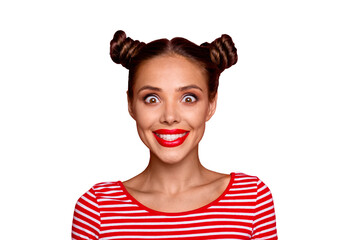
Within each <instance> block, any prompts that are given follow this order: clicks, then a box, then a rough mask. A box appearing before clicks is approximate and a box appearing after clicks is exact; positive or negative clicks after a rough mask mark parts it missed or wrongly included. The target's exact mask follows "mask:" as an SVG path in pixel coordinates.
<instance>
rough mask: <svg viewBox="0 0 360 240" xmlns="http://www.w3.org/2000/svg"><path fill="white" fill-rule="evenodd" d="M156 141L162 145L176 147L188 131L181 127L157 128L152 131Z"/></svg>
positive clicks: (183, 139)
mask: <svg viewBox="0 0 360 240" xmlns="http://www.w3.org/2000/svg"><path fill="white" fill-rule="evenodd" d="M153 134H154V136H155V138H156V140H157V141H158V143H159V144H160V145H161V146H163V147H177V146H179V145H181V144H182V143H183V142H184V141H185V139H186V138H187V136H188V135H189V131H186V130H183V129H159V130H156V131H154V132H153Z"/></svg>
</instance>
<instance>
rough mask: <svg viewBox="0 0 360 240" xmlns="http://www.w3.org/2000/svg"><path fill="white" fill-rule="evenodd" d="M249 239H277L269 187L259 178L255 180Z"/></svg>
mask: <svg viewBox="0 0 360 240" xmlns="http://www.w3.org/2000/svg"><path fill="white" fill-rule="evenodd" d="M251 239H254V240H277V239H278V237H277V231H276V219H275V209H274V202H273V199H272V194H271V192H270V189H269V188H268V187H267V186H266V185H265V184H264V183H263V182H262V181H261V180H258V182H257V197H256V206H255V216H254V220H253V232H252V238H251Z"/></svg>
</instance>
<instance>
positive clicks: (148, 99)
mask: <svg viewBox="0 0 360 240" xmlns="http://www.w3.org/2000/svg"><path fill="white" fill-rule="evenodd" d="M144 101H145V102H146V103H150V104H154V103H158V102H159V99H158V98H157V97H156V96H154V95H150V96H147V97H145V99H144Z"/></svg>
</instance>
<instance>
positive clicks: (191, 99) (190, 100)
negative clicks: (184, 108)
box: [183, 95, 197, 103]
mask: <svg viewBox="0 0 360 240" xmlns="http://www.w3.org/2000/svg"><path fill="white" fill-rule="evenodd" d="M196 100H197V98H196V97H195V96H191V95H186V96H185V97H184V98H183V102H186V103H193V102H196Z"/></svg>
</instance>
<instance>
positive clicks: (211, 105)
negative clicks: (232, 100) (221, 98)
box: [206, 93, 218, 121]
mask: <svg viewBox="0 0 360 240" xmlns="http://www.w3.org/2000/svg"><path fill="white" fill-rule="evenodd" d="M217 97H218V93H216V95H215V97H214V99H213V100H212V101H211V102H210V103H209V109H208V114H207V116H206V121H209V120H210V118H211V117H212V116H213V115H214V113H215V110H216V104H217Z"/></svg>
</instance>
